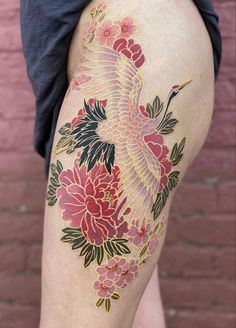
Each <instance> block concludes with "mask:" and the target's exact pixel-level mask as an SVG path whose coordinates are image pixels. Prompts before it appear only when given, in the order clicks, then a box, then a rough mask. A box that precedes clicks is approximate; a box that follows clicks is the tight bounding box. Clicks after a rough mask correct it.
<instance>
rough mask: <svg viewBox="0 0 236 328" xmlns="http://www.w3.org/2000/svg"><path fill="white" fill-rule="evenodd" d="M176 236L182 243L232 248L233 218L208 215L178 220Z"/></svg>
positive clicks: (233, 239) (233, 234)
mask: <svg viewBox="0 0 236 328" xmlns="http://www.w3.org/2000/svg"><path fill="white" fill-rule="evenodd" d="M176 234H177V235H178V238H179V239H181V240H182V241H184V242H187V243H191V244H195V245H199V246H203V245H204V246H234V245H235V218H234V216H233V215H232V216H231V215H209V216H199V217H192V218H186V219H179V220H178V225H176Z"/></svg>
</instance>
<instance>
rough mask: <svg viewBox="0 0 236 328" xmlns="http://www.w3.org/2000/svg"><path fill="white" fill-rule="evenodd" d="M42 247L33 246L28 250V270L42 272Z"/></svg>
mask: <svg viewBox="0 0 236 328" xmlns="http://www.w3.org/2000/svg"><path fill="white" fill-rule="evenodd" d="M41 256H42V246H41V245H33V246H31V247H30V248H29V249H28V258H27V268H28V269H30V270H35V271H41Z"/></svg>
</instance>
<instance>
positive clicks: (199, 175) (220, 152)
mask: <svg viewBox="0 0 236 328" xmlns="http://www.w3.org/2000/svg"><path fill="white" fill-rule="evenodd" d="M235 166H236V157H235V152H234V150H233V149H232V150H229V149H211V148H204V149H203V150H202V151H201V153H200V155H199V156H198V157H197V159H196V161H195V162H194V163H193V165H192V166H191V167H190V168H189V170H188V172H187V175H186V177H185V179H184V180H185V181H193V182H194V181H196V182H204V181H207V179H209V178H216V179H217V180H218V182H219V183H220V182H221V181H224V180H231V179H235Z"/></svg>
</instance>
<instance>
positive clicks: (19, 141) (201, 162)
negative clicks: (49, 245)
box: [0, 0, 236, 328]
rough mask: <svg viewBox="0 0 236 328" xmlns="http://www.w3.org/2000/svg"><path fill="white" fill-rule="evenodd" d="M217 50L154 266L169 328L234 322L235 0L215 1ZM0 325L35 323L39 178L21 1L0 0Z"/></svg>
mask: <svg viewBox="0 0 236 328" xmlns="http://www.w3.org/2000/svg"><path fill="white" fill-rule="evenodd" d="M214 2H215V4H216V9H217V10H218V12H219V14H220V16H221V27H222V33H223V38H224V49H225V53H224V57H223V66H222V69H221V76H220V78H219V80H218V82H217V86H216V105H215V113H214V119H213V123H212V127H211V130H210V134H209V137H208V139H207V142H206V145H205V147H204V149H203V150H202V152H201V154H200V156H199V157H198V159H197V160H196V162H195V163H194V165H193V166H192V168H191V169H190V170H189V172H188V174H187V176H186V178H185V181H184V183H183V185H182V187H181V188H180V190H179V193H178V195H177V196H176V199H175V202H174V204H173V208H172V215H171V219H170V226H169V231H168V236H167V241H166V245H165V248H164V251H163V256H162V258H161V263H160V274H161V285H162V293H163V300H164V304H165V308H166V315H167V321H168V328H189V327H191V328H223V327H227V328H233V327H234V320H235V317H234V314H233V312H234V282H233V279H234V275H235V270H234V267H233V259H234V242H235V240H234V229H235V221H234V212H235V208H234V207H235V202H234V197H235V181H233V179H234V178H235V176H234V173H235V172H234V166H235V157H234V155H235V154H234V147H235V143H236V141H235V138H234V137H233V136H235V123H236V122H235V114H234V106H235V95H234V86H233V82H234V78H235V77H234V76H233V74H232V70H233V68H234V59H235V58H234V57H235V49H234V42H233V39H234V37H235V35H234V32H233V31H234V9H235V4H234V1H227V0H226V1H219V0H218V1H214ZM0 8H1V11H0V20H1V29H0V67H1V76H0V109H1V112H0V131H1V137H0V151H1V160H0V188H1V192H0V223H1V227H0V258H1V260H0V327H1V328H36V327H37V325H38V319H39V304H40V256H41V242H42V224H43V202H44V199H43V198H44V191H45V181H44V176H43V160H42V159H40V158H39V157H38V156H37V155H36V154H35V153H34V150H33V147H32V135H33V132H32V131H33V121H34V100H33V97H32V93H31V89H30V86H29V83H28V81H27V78H26V73H25V66H24V60H23V56H22V53H21V44H20V33H19V18H18V14H19V5H18V1H16V0H11V1H9V0H0Z"/></svg>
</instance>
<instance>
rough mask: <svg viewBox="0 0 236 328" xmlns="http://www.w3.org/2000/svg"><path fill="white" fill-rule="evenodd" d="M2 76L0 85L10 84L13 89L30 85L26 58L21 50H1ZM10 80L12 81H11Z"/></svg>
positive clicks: (0, 65) (0, 64)
mask: <svg viewBox="0 0 236 328" xmlns="http://www.w3.org/2000/svg"><path fill="white" fill-rule="evenodd" d="M0 67H1V76H2V77H3V78H2V79H0V87H2V86H6V85H8V87H9V88H11V90H12V91H13V90H14V88H16V86H15V84H17V88H24V87H25V86H27V88H28V87H29V86H28V80H27V77H26V76H27V75H26V68H25V60H24V57H23V54H22V53H21V52H15V51H14V52H10V53H4V52H3V53H1V52H0ZM9 81H10V82H9Z"/></svg>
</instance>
